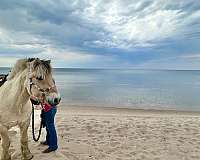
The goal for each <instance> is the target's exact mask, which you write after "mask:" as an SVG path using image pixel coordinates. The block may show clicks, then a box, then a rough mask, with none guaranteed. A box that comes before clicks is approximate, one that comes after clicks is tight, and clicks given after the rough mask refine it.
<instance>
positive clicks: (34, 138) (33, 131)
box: [32, 103, 43, 142]
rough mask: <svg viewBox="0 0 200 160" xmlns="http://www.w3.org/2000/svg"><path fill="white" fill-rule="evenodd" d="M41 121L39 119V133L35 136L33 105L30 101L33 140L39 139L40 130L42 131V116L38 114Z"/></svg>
mask: <svg viewBox="0 0 200 160" xmlns="http://www.w3.org/2000/svg"><path fill="white" fill-rule="evenodd" d="M41 114H42V110H41ZM40 118H41V121H40V128H39V134H38V136H37V138H36V136H35V127H34V105H33V103H32V136H33V140H34V141H35V142H37V141H39V139H40V136H41V132H42V126H43V121H42V116H40Z"/></svg>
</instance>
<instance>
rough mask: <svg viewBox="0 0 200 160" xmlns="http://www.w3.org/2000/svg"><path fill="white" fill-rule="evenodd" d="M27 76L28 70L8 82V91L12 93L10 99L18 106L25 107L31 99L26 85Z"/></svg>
mask: <svg viewBox="0 0 200 160" xmlns="http://www.w3.org/2000/svg"><path fill="white" fill-rule="evenodd" d="M26 76H27V74H26V71H23V72H22V73H19V74H18V75H16V76H15V77H14V78H13V79H11V80H10V82H8V85H10V87H8V92H10V93H11V95H12V96H10V97H9V99H10V100H11V101H12V102H13V103H14V106H15V107H17V108H18V107H20V108H21V107H23V106H24V105H25V104H26V103H27V101H28V99H29V94H28V92H27V90H26V88H25V86H24V83H25V80H26Z"/></svg>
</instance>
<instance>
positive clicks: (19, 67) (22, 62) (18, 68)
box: [7, 59, 27, 80]
mask: <svg viewBox="0 0 200 160" xmlns="http://www.w3.org/2000/svg"><path fill="white" fill-rule="evenodd" d="M26 68H27V59H19V60H18V61H17V62H16V63H15V65H14V67H13V68H12V70H11V72H10V73H9V75H8V77H7V80H10V79H12V78H14V77H15V75H16V74H17V73H19V72H22V71H24V70H25V69H26Z"/></svg>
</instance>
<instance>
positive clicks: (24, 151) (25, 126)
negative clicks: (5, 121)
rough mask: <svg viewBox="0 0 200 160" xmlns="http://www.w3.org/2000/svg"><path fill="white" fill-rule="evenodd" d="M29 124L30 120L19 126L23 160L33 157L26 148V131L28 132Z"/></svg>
mask: <svg viewBox="0 0 200 160" xmlns="http://www.w3.org/2000/svg"><path fill="white" fill-rule="evenodd" d="M29 124H30V120H28V121H26V122H22V123H20V124H19V128H20V134H21V152H22V159H23V160H30V159H32V158H33V155H32V153H31V152H30V150H29V148H28V133H27V131H28V127H29Z"/></svg>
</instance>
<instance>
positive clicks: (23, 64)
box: [7, 58, 51, 80]
mask: <svg viewBox="0 0 200 160" xmlns="http://www.w3.org/2000/svg"><path fill="white" fill-rule="evenodd" d="M27 62H33V63H32V65H31V66H28V65H27ZM28 67H31V70H32V71H35V73H36V76H37V77H41V78H43V79H45V76H46V75H47V74H50V73H51V65H50V61H46V60H40V59H38V58H28V59H19V60H18V61H17V62H16V64H15V65H14V67H13V68H12V70H11V72H10V73H9V75H8V77H7V80H11V79H12V78H14V77H15V76H16V74H17V73H19V72H23V71H24V70H25V69H26V68H28Z"/></svg>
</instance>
